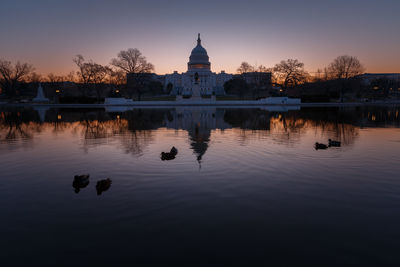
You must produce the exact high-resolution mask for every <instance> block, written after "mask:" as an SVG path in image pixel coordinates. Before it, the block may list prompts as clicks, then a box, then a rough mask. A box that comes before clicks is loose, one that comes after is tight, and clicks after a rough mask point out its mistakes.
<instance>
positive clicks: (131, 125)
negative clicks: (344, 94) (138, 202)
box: [0, 106, 400, 159]
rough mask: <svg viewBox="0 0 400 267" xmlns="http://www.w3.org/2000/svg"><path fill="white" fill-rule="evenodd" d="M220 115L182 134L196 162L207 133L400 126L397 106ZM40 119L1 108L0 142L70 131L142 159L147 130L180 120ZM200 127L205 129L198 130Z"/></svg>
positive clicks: (150, 113)
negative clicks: (117, 144) (115, 145)
mask: <svg viewBox="0 0 400 267" xmlns="http://www.w3.org/2000/svg"><path fill="white" fill-rule="evenodd" d="M219 110H220V111H221V112H217V113H216V115H215V116H214V115H213V116H209V117H207V118H206V119H205V118H203V117H201V118H202V120H205V121H204V122H202V123H201V125H200V128H198V129H197V130H196V127H195V126H193V127H192V126H190V127H186V128H185V129H184V130H187V131H188V132H189V136H190V141H191V146H192V148H193V150H194V151H195V153H196V155H197V156H198V157H200V159H201V157H202V155H203V154H204V152H202V151H205V150H206V149H207V147H208V143H209V141H210V131H211V130H212V129H215V128H217V129H218V128H219V127H221V129H227V128H229V127H233V128H235V130H234V132H235V134H236V135H237V136H238V141H239V142H242V143H245V142H246V140H247V138H248V137H251V138H254V137H255V138H272V140H274V141H275V142H279V143H285V144H291V143H295V142H297V141H298V140H299V139H300V137H301V136H302V135H304V134H305V132H306V131H308V130H310V129H312V130H315V132H316V134H317V135H318V134H319V135H321V137H323V138H325V139H328V138H332V139H338V140H341V141H342V142H343V144H351V143H352V142H354V138H356V137H357V136H358V133H359V128H360V127H400V117H399V110H400V108H399V106H360V107H346V108H344V107H329V108H302V109H301V110H299V111H289V112H286V113H279V112H269V111H266V110H261V109H225V110H223V109H219ZM188 112H190V109H188ZM45 114H46V116H43V117H44V118H45V119H44V122H41V118H40V116H39V114H38V113H37V112H36V111H34V110H33V109H30V108H5V107H0V142H1V143H7V142H11V141H14V140H25V141H28V142H30V141H31V140H32V139H33V138H34V135H35V134H36V133H40V132H42V131H44V130H51V131H52V133H54V134H59V133H63V132H65V131H66V130H71V131H72V133H73V134H74V133H75V134H77V135H79V136H80V137H82V138H83V140H84V148H85V149H88V148H89V147H90V146H94V145H98V144H104V143H107V142H109V141H112V140H114V139H116V140H118V141H119V142H120V144H121V146H122V147H123V149H124V151H125V152H126V153H132V154H141V153H142V152H143V148H144V147H145V146H146V145H147V144H148V143H150V142H151V141H152V140H153V134H152V130H154V129H158V128H160V127H165V126H166V125H167V124H168V123H170V124H171V125H173V123H171V122H173V121H174V120H178V121H179V118H178V117H177V116H178V115H176V114H175V113H174V112H171V110H168V109H165V110H163V109H136V110H131V111H127V112H120V113H107V112H105V111H104V110H102V109H97V110H95V109H87V110H77V109H64V110H63V109H60V110H58V109H50V110H48V111H47V112H46V113H45ZM174 114H175V115H174ZM213 114H214V113H213ZM189 117H190V116H189ZM42 120H43V118H42ZM221 123H223V124H224V125H222V124H221ZM192 124H193V125H195V123H194V122H193V123H192ZM190 125H191V124H190ZM205 126H207V127H206V128H207V129H206V128H204V129H203V127H205Z"/></svg>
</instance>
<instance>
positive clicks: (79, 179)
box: [72, 174, 90, 194]
mask: <svg viewBox="0 0 400 267" xmlns="http://www.w3.org/2000/svg"><path fill="white" fill-rule="evenodd" d="M89 176H90V175H89V174H82V175H75V176H74V181H73V182H72V187H73V188H75V193H77V194H78V193H79V191H80V190H81V189H82V188H85V187H86V186H88V184H89Z"/></svg>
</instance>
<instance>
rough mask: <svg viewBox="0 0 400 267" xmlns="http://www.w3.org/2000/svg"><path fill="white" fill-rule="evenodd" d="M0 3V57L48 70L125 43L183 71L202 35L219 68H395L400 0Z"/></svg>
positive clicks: (163, 69)
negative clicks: (344, 63)
mask: <svg viewBox="0 0 400 267" xmlns="http://www.w3.org/2000/svg"><path fill="white" fill-rule="evenodd" d="M0 10H1V14H0V36H1V40H0V58H4V59H8V60H12V61H15V60H21V61H26V62H29V63H32V64H33V65H34V66H35V68H36V71H37V72H39V73H44V74H46V73H50V72H53V73H57V74H66V73H68V72H69V71H71V70H75V69H76V68H75V66H74V64H73V62H72V58H73V57H74V56H75V55H76V54H82V55H83V56H84V57H85V58H88V59H93V60H94V61H95V62H98V63H101V64H108V63H109V62H110V59H111V58H112V57H115V56H116V55H117V53H118V52H119V51H120V50H122V49H127V48H138V49H139V50H140V51H142V53H143V54H144V55H145V56H146V57H147V59H148V61H149V62H151V63H153V64H154V65H155V68H156V72H157V73H159V74H164V73H170V72H172V71H174V70H177V71H179V72H182V71H186V68H187V65H186V64H187V61H188V57H189V55H190V51H191V49H192V48H193V47H194V46H195V44H196V38H197V33H198V32H200V33H201V35H202V43H203V46H204V47H205V48H206V49H207V51H208V55H209V56H210V61H211V68H212V70H213V71H215V72H219V71H221V70H225V71H227V72H231V73H232V72H235V71H236V68H237V67H238V66H239V65H240V63H241V62H242V61H248V62H249V63H250V64H258V65H259V64H263V65H265V66H267V67H272V66H273V65H275V64H276V63H278V62H279V61H280V60H282V59H288V58H297V59H299V60H300V61H302V62H304V63H305V67H306V69H307V70H308V71H311V72H313V71H315V70H316V69H317V68H323V67H325V66H326V65H327V64H329V63H330V62H331V61H332V60H333V59H334V58H335V57H336V56H339V55H343V54H348V55H353V56H357V57H358V58H359V59H360V60H361V62H362V63H363V64H364V65H365V67H366V70H367V72H400V49H399V48H400V29H399V28H400V1H399V0H381V1H378V0H375V1H372V0H335V1H321V0H319V1H315V0H303V1H298V0H279V1H267V0H264V1H256V0H248V1H244V0H242V1H218V0H214V1H208V0H202V1H200V0H198V1H191V0H185V1H178V0H169V1H161V0H155V1H151V0H147V1H128V0H114V1H105V0H97V1H85V0H80V1H75V0H68V1H63V0H35V1H33V0H2V1H1V3H0Z"/></svg>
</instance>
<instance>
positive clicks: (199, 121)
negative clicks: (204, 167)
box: [165, 107, 231, 163]
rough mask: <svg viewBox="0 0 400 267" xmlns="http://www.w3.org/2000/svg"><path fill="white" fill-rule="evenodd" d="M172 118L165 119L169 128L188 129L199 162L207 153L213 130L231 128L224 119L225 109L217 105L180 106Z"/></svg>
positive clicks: (191, 144)
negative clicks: (216, 106)
mask: <svg viewBox="0 0 400 267" xmlns="http://www.w3.org/2000/svg"><path fill="white" fill-rule="evenodd" d="M172 115H173V119H172V120H165V121H166V126H167V128H172V129H183V130H186V131H188V134H189V138H190V146H191V148H192V149H193V152H194V154H195V155H196V157H197V160H198V161H199V163H200V162H201V159H202V157H203V155H204V154H205V153H206V151H207V148H208V143H209V141H210V135H211V130H214V129H228V128H231V126H230V125H229V124H227V123H226V122H225V121H224V110H223V109H216V108H215V107H178V108H176V110H175V111H174V112H173V114H172Z"/></svg>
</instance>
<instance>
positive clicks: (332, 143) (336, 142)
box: [328, 139, 341, 147]
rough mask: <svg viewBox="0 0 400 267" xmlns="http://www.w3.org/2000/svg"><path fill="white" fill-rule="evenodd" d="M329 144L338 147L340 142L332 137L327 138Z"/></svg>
mask: <svg viewBox="0 0 400 267" xmlns="http://www.w3.org/2000/svg"><path fill="white" fill-rule="evenodd" d="M328 142H329V146H334V147H340V145H341V143H340V141H334V140H332V139H328Z"/></svg>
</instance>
